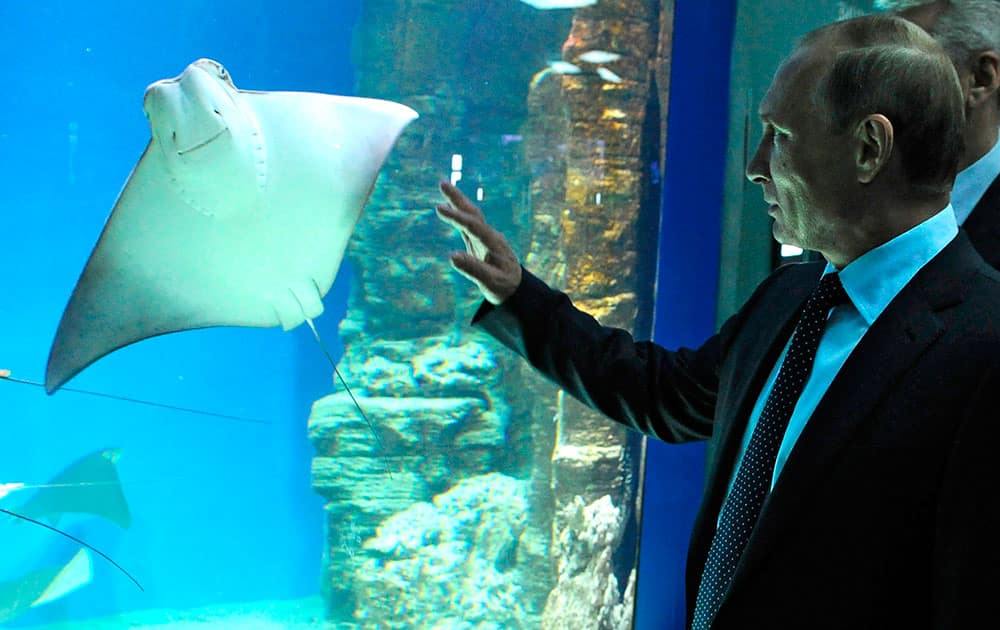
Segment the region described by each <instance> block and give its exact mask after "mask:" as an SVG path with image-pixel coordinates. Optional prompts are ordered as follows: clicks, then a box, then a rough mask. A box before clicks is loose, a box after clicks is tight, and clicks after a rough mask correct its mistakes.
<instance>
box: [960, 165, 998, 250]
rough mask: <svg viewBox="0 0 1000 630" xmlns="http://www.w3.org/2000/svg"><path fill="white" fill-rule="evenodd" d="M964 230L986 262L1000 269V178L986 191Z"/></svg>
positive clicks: (963, 226)
mask: <svg viewBox="0 0 1000 630" xmlns="http://www.w3.org/2000/svg"><path fill="white" fill-rule="evenodd" d="M962 228H963V229H964V230H965V231H966V232H968V234H969V238H970V239H971V240H972V245H973V246H974V247H975V248H976V250H977V251H978V252H979V254H980V255H981V256H982V257H983V258H984V259H985V260H986V262H988V263H989V264H990V265H991V266H992V267H993V268H995V269H1000V177H997V178H996V179H994V180H993V183H992V184H990V187H989V188H987V189H986V192H985V193H984V194H983V198H982V199H980V200H979V203H977V204H976V207H975V208H973V210H972V214H970V215H969V218H968V219H966V220H965V223H963V224H962Z"/></svg>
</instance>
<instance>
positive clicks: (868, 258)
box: [823, 204, 958, 326]
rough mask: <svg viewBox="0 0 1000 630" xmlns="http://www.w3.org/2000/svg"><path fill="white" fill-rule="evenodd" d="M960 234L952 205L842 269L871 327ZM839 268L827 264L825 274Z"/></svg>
mask: <svg viewBox="0 0 1000 630" xmlns="http://www.w3.org/2000/svg"><path fill="white" fill-rule="evenodd" d="M957 234H958V223H957V221H956V220H955V211H954V209H953V208H952V206H951V204H949V205H947V206H945V207H944V209H942V210H941V211H939V212H938V213H937V214H935V215H934V216H932V217H931V218H929V219H927V220H925V221H924V222H922V223H920V224H919V225H916V226H914V227H912V228H910V229H909V230H907V231H906V232H903V233H902V234H900V235H899V236H896V237H895V238H893V239H892V240H890V241H888V242H886V243H883V244H882V245H879V246H878V247H876V248H875V249H872V250H870V251H868V252H865V253H864V254H863V255H861V256H859V257H858V258H856V259H855V260H853V261H852V262H851V263H850V264H849V265H847V266H846V267H844V268H843V269H841V270H840V281H841V283H842V284H843V285H844V290H845V291H846V292H847V295H848V297H849V298H851V303H852V304H853V305H854V307H855V308H857V309H858V312H859V313H860V314H861V316H862V317H863V318H864V319H865V321H866V322H868V325H869V326H871V325H872V323H873V322H874V321H875V319H876V318H877V317H878V316H879V315H880V314H882V311H884V310H885V308H886V307H887V306H888V305H889V302H891V301H892V300H893V298H895V297H896V295H897V294H898V293H899V292H900V291H902V290H903V287H904V286H906V284H907V283H908V282H909V281H910V280H912V279H913V276H915V275H917V272H918V271H920V269H921V268H922V267H923V266H924V265H926V264H927V263H928V262H930V260H931V259H932V258H934V257H935V256H936V255H938V253H940V252H941V250H942V249H944V248H945V246H946V245H947V244H948V243H950V242H951V240H952V239H953V238H955V236H956V235H957ZM834 271H836V269H835V268H834V267H833V265H830V264H827V266H826V270H825V271H824V272H823V275H826V274H828V273H832V272H834Z"/></svg>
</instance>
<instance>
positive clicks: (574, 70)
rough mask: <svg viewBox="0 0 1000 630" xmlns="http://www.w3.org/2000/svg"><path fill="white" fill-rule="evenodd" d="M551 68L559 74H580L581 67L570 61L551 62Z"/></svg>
mask: <svg viewBox="0 0 1000 630" xmlns="http://www.w3.org/2000/svg"><path fill="white" fill-rule="evenodd" d="M549 67H550V68H552V70H553V71H554V72H558V73H559V74H580V66H578V65H576V64H572V63H570V62H568V61H550V62H549Z"/></svg>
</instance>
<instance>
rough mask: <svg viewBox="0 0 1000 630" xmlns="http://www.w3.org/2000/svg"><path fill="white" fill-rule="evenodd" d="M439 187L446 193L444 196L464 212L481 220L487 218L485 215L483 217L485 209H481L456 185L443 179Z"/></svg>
mask: <svg viewBox="0 0 1000 630" xmlns="http://www.w3.org/2000/svg"><path fill="white" fill-rule="evenodd" d="M439 188H440V189H441V192H442V193H444V196H445V197H447V198H448V201H450V202H451V203H452V205H454V206H455V207H456V208H458V209H459V210H461V211H462V212H466V213H468V214H471V215H473V216H477V217H479V218H480V219H481V220H485V217H483V211H482V210H480V209H479V206H477V205H476V204H474V203H472V200H471V199H469V198H468V197H466V196H465V193H463V192H462V191H461V190H459V189H458V188H456V187H455V186H454V185H452V184H451V183H449V182H446V181H443V182H441V183H440V185H439Z"/></svg>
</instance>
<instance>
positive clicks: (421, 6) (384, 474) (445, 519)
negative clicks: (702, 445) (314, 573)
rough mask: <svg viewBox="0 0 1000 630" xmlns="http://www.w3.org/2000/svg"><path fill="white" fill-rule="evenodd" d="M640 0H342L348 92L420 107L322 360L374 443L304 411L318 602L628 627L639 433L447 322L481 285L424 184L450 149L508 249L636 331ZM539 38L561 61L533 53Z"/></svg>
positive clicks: (643, 71) (350, 609)
mask: <svg viewBox="0 0 1000 630" xmlns="http://www.w3.org/2000/svg"><path fill="white" fill-rule="evenodd" d="M664 4H667V3H664ZM659 5H660V3H656V2H652V1H651V0H602V2H599V3H597V4H596V5H593V6H589V7H584V8H581V9H578V10H576V11H537V10H536V9H534V8H532V7H530V6H529V5H527V4H525V3H517V2H512V3H496V2H491V1H490V0H473V1H459V0H434V1H431V0H370V1H367V2H365V3H363V9H362V14H361V16H360V19H359V23H358V27H357V29H356V35H355V42H354V50H355V53H354V57H355V59H354V61H355V65H356V66H357V68H358V73H359V77H360V80H359V90H358V91H359V94H360V95H362V96H379V97H380V98H387V99H392V100H395V101H399V102H402V103H405V104H407V105H409V106H411V107H413V108H414V109H416V110H417V111H418V112H419V113H420V116H421V117H420V119H419V120H417V121H415V122H414V123H413V124H412V125H411V126H410V127H409V128H408V130H407V131H406V132H405V133H404V134H403V136H402V137H401V138H400V140H399V142H398V143H397V146H396V149H395V150H394V151H393V153H392V154H391V155H390V157H389V160H388V162H387V163H386V166H385V167H384V168H383V171H382V174H381V176H380V179H379V181H378V183H377V185H376V187H375V190H374V192H373V195H372V198H371V200H370V202H369V204H368V207H367V208H366V211H365V213H364V215H363V217H362V220H361V222H360V223H359V225H358V228H357V230H356V233H355V236H354V239H353V240H352V242H351V245H350V247H349V249H348V253H347V256H348V260H349V261H350V263H351V265H352V267H353V269H354V271H355V278H354V282H353V284H352V293H351V296H350V301H349V305H348V306H349V308H348V313H347V316H346V318H345V320H344V321H343V323H342V324H341V329H340V332H341V336H342V338H343V341H344V345H345V351H344V355H343V357H342V359H341V361H340V364H339V369H340V371H341V372H342V373H343V375H344V377H345V379H346V380H347V382H348V383H349V384H350V385H351V387H352V389H353V391H354V394H355V396H356V397H357V399H358V402H359V404H360V405H361V407H362V408H363V409H364V410H365V414H366V415H367V416H368V418H369V419H370V420H371V422H372V424H373V425H374V426H375V427H376V429H377V431H378V432H379V435H380V438H381V443H382V445H381V447H380V446H379V444H377V443H376V442H375V440H374V439H373V437H372V435H371V433H370V432H369V430H368V427H367V426H366V424H365V422H364V419H363V418H362V417H361V416H360V414H359V413H358V411H357V409H355V408H354V405H353V402H352V401H351V399H350V397H349V396H348V395H347V393H346V392H337V393H334V394H331V395H330V396H327V397H326V398H323V399H321V400H319V401H317V402H316V404H315V405H314V407H313V411H312V414H311V417H310V421H309V437H310V439H311V441H312V443H313V445H314V447H315V450H316V457H315V459H314V461H313V466H312V470H313V485H314V488H315V489H316V491H317V492H318V493H319V494H320V495H322V496H323V497H324V498H325V499H326V501H327V504H326V518H327V523H326V530H327V544H326V547H325V554H324V573H323V595H324V600H325V602H326V609H327V610H326V612H327V616H328V618H329V619H330V620H332V621H336V622H344V623H348V622H353V623H357V624H360V625H361V626H363V627H385V628H404V627H405V628H409V627H470V628H471V627H476V628H494V627H495V628H580V627H600V628H609V629H610V628H626V627H628V626H629V624H631V619H632V608H633V602H634V592H635V590H634V584H635V572H634V566H635V557H636V548H637V547H636V545H637V540H636V534H635V526H636V502H637V490H638V482H639V479H638V476H637V470H638V467H639V464H640V457H641V440H640V439H639V438H638V437H636V436H635V435H633V434H630V433H629V432H627V431H626V430H624V429H623V428H621V427H618V426H616V425H613V424H612V423H611V422H609V421H608V420H607V419H605V418H603V417H602V416H600V415H599V414H596V413H594V412H592V411H590V410H589V409H586V408H585V407H583V406H582V405H580V404H579V403H577V402H576V401H573V400H571V399H569V398H568V397H565V396H563V395H562V393H561V392H559V391H558V390H557V389H556V388H555V387H554V386H552V385H551V384H549V383H547V382H545V381H543V380H542V379H541V378H540V377H539V376H538V375H537V374H535V373H533V372H532V371H531V369H530V368H528V367H526V366H525V365H524V363H523V362H522V361H521V360H520V359H518V358H516V357H514V356H513V355H512V354H511V353H510V352H509V351H507V350H506V349H505V348H502V347H500V346H499V345H498V344H497V343H495V342H494V341H493V340H491V339H488V338H486V337H485V336H482V335H480V334H479V333H477V332H476V331H475V330H473V329H471V328H470V327H469V326H468V320H469V318H470V316H471V315H472V313H473V312H474V310H475V308H476V307H477V305H478V303H479V301H480V298H479V294H478V292H477V291H476V289H475V287H474V286H473V285H472V284H471V283H469V282H468V281H467V280H465V279H464V278H462V277H460V276H458V275H457V274H455V273H454V272H453V271H452V270H451V268H450V265H449V264H448V261H447V259H446V256H445V254H446V252H447V250H448V249H449V248H459V247H461V246H462V245H461V242H460V241H458V240H457V239H455V237H454V235H453V234H451V233H450V232H449V231H448V230H447V229H445V227H444V226H442V225H441V224H440V223H439V222H438V220H437V218H436V217H435V216H434V213H433V211H432V208H433V205H434V204H435V203H436V202H437V198H436V197H435V196H434V195H433V184H434V182H435V181H436V180H438V179H442V178H447V177H448V174H449V172H450V170H451V169H450V167H451V165H452V156H453V155H456V154H457V155H461V156H462V162H463V166H462V169H461V182H460V183H459V186H460V187H462V188H463V189H464V190H465V191H466V192H467V193H468V194H470V195H472V196H474V195H476V194H477V193H479V192H481V193H482V197H483V198H482V199H481V200H480V201H479V203H480V205H481V206H482V207H483V209H484V212H485V213H486V214H487V216H488V217H490V220H491V222H493V223H494V224H495V225H496V226H497V227H498V229H500V230H501V231H503V232H504V233H505V234H506V235H507V236H508V237H509V238H510V239H511V241H512V242H513V244H514V246H515V249H517V250H518V251H519V252H521V253H522V254H523V258H524V260H525V263H526V265H527V266H529V267H530V268H532V269H533V270H534V271H536V272H537V273H539V274H540V275H541V276H542V277H543V278H544V279H546V280H547V281H549V282H551V283H552V284H553V285H554V286H556V287H559V288H561V289H564V290H566V291H568V292H569V293H570V294H571V295H573V296H574V298H576V299H577V300H578V303H579V304H580V305H581V306H582V307H584V308H585V309H587V310H589V311H590V312H591V313H593V314H595V315H597V316H598V317H600V318H601V319H602V321H604V322H606V323H608V324H611V325H617V326H622V327H626V328H630V329H634V330H637V331H638V333H639V334H644V333H647V332H648V330H647V329H648V322H649V321H650V317H651V308H650V307H651V303H650V301H649V296H650V295H651V286H652V276H651V274H649V273H648V272H649V271H650V270H651V269H653V268H654V265H653V262H654V261H653V259H652V256H653V255H654V254H655V245H656V243H655V241H656V234H657V231H656V223H655V221H656V217H657V216H658V209H659V190H658V173H657V169H658V168H659V167H658V164H661V163H662V160H661V159H660V157H659V155H660V144H661V131H660V125H661V122H662V121H661V112H660V110H659V109H658V106H657V96H658V94H663V93H664V92H663V90H665V85H666V84H665V83H664V84H663V85H660V86H659V89H658V88H657V82H656V81H655V80H654V76H655V74H656V73H657V72H660V73H662V72H664V62H663V56H662V55H663V53H662V52H661V53H658V52H657V51H658V50H659V51H663V50H666V51H669V37H668V36H667V37H668V39H666V40H664V39H663V37H660V36H659V35H658V25H659V24H662V23H664V20H663V19H662V18H661V16H660V15H659V13H658V7H659ZM664 11H669V12H670V13H671V14H672V3H671V4H670V6H669V8H664ZM668 22H669V20H668ZM664 41H666V44H665V45H664ZM560 50H561V58H562V61H565V62H570V63H576V64H580V66H581V67H582V68H583V71H581V73H580V74H565V73H560V72H559V71H556V70H554V69H553V66H550V65H549V64H550V62H553V61H554V60H555V59H557V58H558V57H559V56H560V53H559V51H560ZM609 51H613V53H612V52H609ZM588 53H590V54H588ZM658 54H659V55H660V56H659V57H658ZM582 59H590V60H595V59H596V60H597V61H595V62H593V63H590V62H587V61H582ZM588 63H589V65H588ZM666 68H667V70H668V69H669V66H666ZM449 239H451V240H449ZM574 620H575V621H576V622H578V623H576V625H574V623H572V622H573V621H574ZM584 620H586V623H584ZM595 623H596V625H595Z"/></svg>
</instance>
